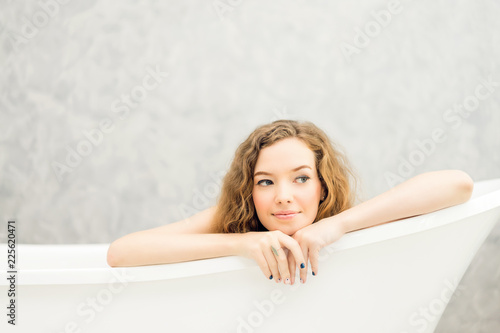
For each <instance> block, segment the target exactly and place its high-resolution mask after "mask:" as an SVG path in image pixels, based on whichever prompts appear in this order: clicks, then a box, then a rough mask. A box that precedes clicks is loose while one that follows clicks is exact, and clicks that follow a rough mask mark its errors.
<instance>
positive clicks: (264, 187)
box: [252, 138, 323, 235]
mask: <svg viewBox="0 0 500 333" xmlns="http://www.w3.org/2000/svg"><path fill="white" fill-rule="evenodd" d="M322 195H323V191H322V188H321V181H320V179H319V177H318V173H317V171H316V163H315V158H314V153H313V152H312V151H311V150H310V149H309V147H307V145H306V144H305V143H304V142H303V141H302V140H300V139H297V138H287V139H283V140H280V141H278V142H276V143H274V144H273V145H271V146H269V147H266V148H264V149H262V150H261V151H260V153H259V156H258V158H257V164H256V165H255V172H254V186H253V193H252V197H253V202H254V205H255V209H256V211H257V216H258V217H259V220H260V222H261V223H262V225H263V226H264V227H266V228H267V230H269V231H272V230H281V231H282V232H283V233H285V234H287V235H293V234H294V233H295V232H296V231H297V230H299V229H301V228H303V227H305V226H307V225H310V224H312V222H313V221H314V219H315V218H316V215H317V213H318V206H319V202H320V198H321V197H322ZM286 211H289V212H286ZM280 212H282V213H283V212H284V213H283V214H280Z"/></svg>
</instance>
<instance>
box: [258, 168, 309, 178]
mask: <svg viewBox="0 0 500 333" xmlns="http://www.w3.org/2000/svg"><path fill="white" fill-rule="evenodd" d="M304 168H309V169H311V170H312V168H311V167H310V166H309V165H301V166H299V167H296V168H295V169H292V171H299V170H300V169H304ZM258 175H268V176H272V175H273V174H272V173H269V172H266V171H257V172H256V173H255V174H254V175H253V176H254V177H256V176H258Z"/></svg>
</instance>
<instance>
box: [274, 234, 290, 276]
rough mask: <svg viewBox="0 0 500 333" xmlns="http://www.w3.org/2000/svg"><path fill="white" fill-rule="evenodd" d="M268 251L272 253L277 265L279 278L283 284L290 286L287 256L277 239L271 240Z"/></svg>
mask: <svg viewBox="0 0 500 333" xmlns="http://www.w3.org/2000/svg"><path fill="white" fill-rule="evenodd" d="M270 250H271V251H272V253H273V255H274V257H275V260H276V263H277V265H278V268H279V271H280V277H281V278H282V279H283V282H284V283H285V284H290V272H289V270H288V260H287V255H286V253H285V251H284V249H283V248H282V244H281V243H280V242H279V240H278V239H273V241H272V244H271V246H270Z"/></svg>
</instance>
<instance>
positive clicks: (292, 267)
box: [287, 253, 296, 285]
mask: <svg viewBox="0 0 500 333" xmlns="http://www.w3.org/2000/svg"><path fill="white" fill-rule="evenodd" d="M287 258H288V269H289V270H290V282H291V284H292V285H293V284H294V283H295V270H296V267H295V258H294V257H293V255H292V253H289V254H288V255H287Z"/></svg>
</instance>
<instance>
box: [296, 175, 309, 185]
mask: <svg viewBox="0 0 500 333" xmlns="http://www.w3.org/2000/svg"><path fill="white" fill-rule="evenodd" d="M297 179H305V180H304V182H303V183H302V184H304V183H305V182H307V181H308V180H309V179H311V177H308V176H300V177H297Z"/></svg>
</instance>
